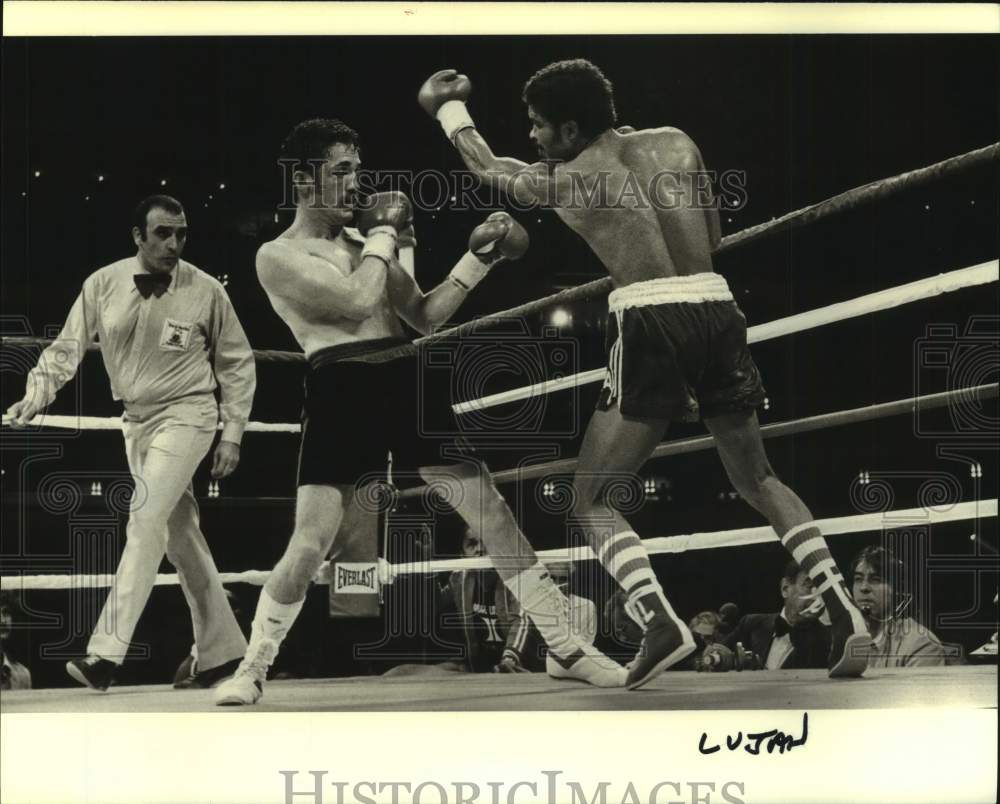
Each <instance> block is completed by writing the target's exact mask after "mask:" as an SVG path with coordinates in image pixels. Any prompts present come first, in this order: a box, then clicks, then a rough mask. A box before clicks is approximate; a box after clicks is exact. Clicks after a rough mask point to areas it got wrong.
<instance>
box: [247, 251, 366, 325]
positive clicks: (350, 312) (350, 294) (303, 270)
mask: <svg viewBox="0 0 1000 804" xmlns="http://www.w3.org/2000/svg"><path fill="white" fill-rule="evenodd" d="M257 277H258V278H259V279H260V283H261V285H263V286H264V289H265V290H266V291H267V292H268V293H271V294H273V295H275V296H279V297H281V298H283V299H286V300H287V301H289V302H290V303H292V304H294V305H295V306H296V307H297V308H298V309H300V310H303V311H307V312H309V313H310V314H311V315H312V316H313V317H314V318H315V320H317V321H322V320H336V319H339V318H349V319H351V320H352V321H363V320H364V319H366V318H368V317H369V316H370V315H371V314H372V313H373V312H374V310H375V307H376V306H377V305H378V303H379V301H380V300H381V299H382V298H383V295H384V293H385V285H386V264H385V263H384V262H383V261H382V260H381V259H379V258H378V257H366V258H365V259H364V260H362V262H361V267H359V268H358V270H357V271H355V272H354V273H352V274H351V275H350V276H344V275H343V274H341V273H340V272H339V271H338V270H337V269H336V268H334V267H333V266H332V265H330V263H328V262H327V261H326V260H321V259H319V258H318V257H312V256H310V255H308V254H304V253H302V252H301V251H298V250H297V249H294V248H291V247H290V246H287V245H285V244H284V243H282V242H280V241H272V242H270V243H265V244H264V245H263V246H261V247H260V249H259V250H258V251H257Z"/></svg>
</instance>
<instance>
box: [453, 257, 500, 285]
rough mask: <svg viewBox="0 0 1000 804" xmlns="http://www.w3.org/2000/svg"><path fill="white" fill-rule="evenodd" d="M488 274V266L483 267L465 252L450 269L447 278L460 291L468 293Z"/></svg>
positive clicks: (476, 258) (476, 259)
mask: <svg viewBox="0 0 1000 804" xmlns="http://www.w3.org/2000/svg"><path fill="white" fill-rule="evenodd" d="M489 272H490V266H488V265H484V264H483V263H482V262H481V261H480V259H479V258H478V257H477V256H476V255H475V254H473V253H472V252H471V251H466V252H465V254H463V255H462V259H460V260H459V261H458V264H457V265H456V266H455V267H454V268H452V269H451V273H450V274H448V278H449V279H450V280H451V281H452V282H454V283H455V284H456V285H458V286H459V287H460V288H462V290H466V291H468V290H472V289H473V288H474V287H475V286H476V285H478V284H479V283H480V282H482V281H483V279H484V278H485V277H486V274H488V273H489Z"/></svg>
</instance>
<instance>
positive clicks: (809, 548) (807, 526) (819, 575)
mask: <svg viewBox="0 0 1000 804" xmlns="http://www.w3.org/2000/svg"><path fill="white" fill-rule="evenodd" d="M781 543H782V544H783V545H784V546H785V549H786V550H788V552H789V553H791V554H792V558H794V559H795V563H796V564H798V565H799V566H800V567H801V568H802V569H803V570H805V571H806V572H807V573H808V575H809V577H810V578H811V579H812V582H813V583H814V584H815V585H816V591H817V592H818V593H819V595H820V596H821V597H822V598H823V602H824V603H825V604H826V609H827V611H828V612H830V618H831V620H834V621H836V620H839V619H841V618H842V617H844V616H845V615H847V616H849V617H850V618H851V620H852V624H853V625H854V630H855V631H864V630H866V628H865V624H864V618H862V616H861V612H860V611H858V607H857V606H855V605H854V601H853V600H852V599H851V595H850V593H849V592H848V591H847V584H846V583H845V581H844V576H843V575H841V574H840V570H839V569H838V568H837V564H836V562H835V561H834V560H833V556H832V555H830V548H829V547H828V546H827V544H826V539H824V538H823V534H822V533H821V532H820V529H819V526H817V524H816V523H815V522H803V523H802V524H801V525H796V526H795V527H793V528H791V529H789V531H788V532H787V533H785V535H784V536H782V537H781Z"/></svg>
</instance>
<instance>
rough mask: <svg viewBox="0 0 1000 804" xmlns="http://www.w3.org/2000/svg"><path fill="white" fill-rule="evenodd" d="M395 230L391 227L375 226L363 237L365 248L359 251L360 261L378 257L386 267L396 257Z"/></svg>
mask: <svg viewBox="0 0 1000 804" xmlns="http://www.w3.org/2000/svg"><path fill="white" fill-rule="evenodd" d="M397 237H398V235H397V234H396V229H395V228H394V227H392V226H376V227H374V228H372V229H370V230H369V231H368V234H367V235H365V247H364V248H363V249H362V250H361V259H362V260H363V259H364V258H365V257H378V258H379V259H380V260H382V262H384V263H385V264H386V265H388V264H389V263H390V262H392V258H393V257H394V256H395V255H396V239H397Z"/></svg>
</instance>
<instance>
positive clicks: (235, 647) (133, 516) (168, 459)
mask: <svg viewBox="0 0 1000 804" xmlns="http://www.w3.org/2000/svg"><path fill="white" fill-rule="evenodd" d="M123 431H124V435H125V454H126V456H127V458H128V465H129V470H130V471H131V472H132V475H133V477H134V478H135V484H136V489H135V492H134V495H133V498H132V506H131V511H130V515H129V520H128V528H127V539H126V543H125V550H124V552H123V553H122V557H121V560H120V561H119V563H118V570H117V572H116V574H115V579H114V582H113V584H112V586H111V591H110V592H109V593H108V599H107V601H106V602H105V604H104V609H103V610H102V611H101V616H100V618H99V620H98V622H97V626H96V627H95V629H94V633H93V635H92V637H91V639H90V643H89V644H88V646H87V652H88V653H91V654H96V655H97V656H100V657H102V658H104V659H110V660H111V661H113V662H117V663H121V662H122V661H124V659H125V655H126V653H127V652H128V647H129V644H130V643H131V641H132V635H133V633H134V632H135V627H136V623H138V621H139V617H140V615H141V614H142V611H143V609H144V608H145V607H146V602H147V601H148V600H149V595H150V592H152V590H153V585H154V582H155V580H156V574H157V572H158V570H159V568H160V563H161V562H162V560H163V556H164V553H165V554H166V556H167V558H168V559H169V561H170V562H171V563H172V564H173V565H174V566H175V567H176V568H177V576H178V579H179V580H180V585H181V589H182V590H183V592H184V597H185V599H186V600H187V603H188V606H189V607H190V609H191V622H192V625H193V627H194V641H195V645H196V646H197V651H198V669H199V670H208V669H211V668H213V667H216V666H218V665H220V664H223V663H225V662H228V661H231V660H232V659H238V658H241V657H242V656H243V654H244V653H245V652H246V647H247V643H246V639H245V638H244V636H243V633H242V632H241V631H240V627H239V625H238V624H237V622H236V617H235V616H234V615H233V611H232V609H231V608H230V606H229V601H228V600H227V599H226V594H225V590H224V589H223V587H222V581H221V580H220V578H219V571H218V569H216V566H215V562H214V561H213V560H212V554H211V553H210V552H209V549H208V544H207V543H206V542H205V537H204V535H203V534H202V532H201V528H200V527H199V516H198V503H197V501H196V500H195V498H194V493H193V489H192V485H191V476H192V475H193V474H194V471H195V469H197V467H198V464H199V463H201V460H202V458H204V457H205V455H206V454H207V453H208V450H209V449H210V448H211V446H212V441H213V439H214V436H215V432H214V430H209V429H206V428H204V427H202V428H199V427H193V426H191V425H188V424H184V423H182V422H180V421H178V420H177V419H176V418H172V417H171V416H170V415H169V408H168V409H167V410H164V411H161V412H160V413H158V414H154V415H153V416H151V417H150V418H149V419H148V420H146V421H141V422H136V421H125V422H124V423H123ZM171 661H172V660H171Z"/></svg>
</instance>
